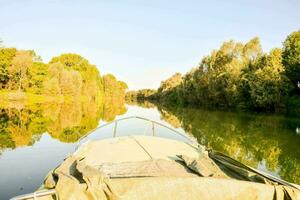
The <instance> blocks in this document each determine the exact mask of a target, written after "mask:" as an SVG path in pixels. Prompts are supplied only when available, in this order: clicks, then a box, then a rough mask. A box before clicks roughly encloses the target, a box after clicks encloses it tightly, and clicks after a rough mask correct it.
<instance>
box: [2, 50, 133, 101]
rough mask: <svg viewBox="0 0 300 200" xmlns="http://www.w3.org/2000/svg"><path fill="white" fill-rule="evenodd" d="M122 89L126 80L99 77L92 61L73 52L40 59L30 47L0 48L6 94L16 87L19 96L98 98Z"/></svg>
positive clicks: (116, 92) (125, 87)
mask: <svg viewBox="0 0 300 200" xmlns="http://www.w3.org/2000/svg"><path fill="white" fill-rule="evenodd" d="M126 89H127V85H126V83H124V82H122V81H118V80H117V79H116V78H115V77H114V76H113V75H111V74H109V75H105V76H103V77H101V76H100V73H99V71H98V69H97V68H96V66H95V65H92V64H90V63H89V61H88V60H86V59H85V58H83V57H82V56H80V55H77V54H62V55H60V56H57V57H54V58H52V59H51V60H50V62H49V63H43V62H42V60H41V58H40V57H39V56H37V55H36V54H35V52H34V51H31V50H18V49H16V48H6V47H1V48H0V92H2V93H5V94H8V96H9V94H10V93H11V92H13V91H15V92H16V91H17V92H18V93H19V94H23V96H24V94H28V93H29V94H37V95H46V96H63V97H68V98H69V99H70V98H71V99H73V100H74V99H86V100H89V101H90V100H93V101H102V100H103V98H104V97H105V96H107V95H112V96H114V97H120V98H124V96H125V90H126ZM19 96H20V95H19ZM25 96H26V95H25ZM14 97H15V98H20V97H18V96H16V95H15V96H14ZM21 97H22V95H21Z"/></svg>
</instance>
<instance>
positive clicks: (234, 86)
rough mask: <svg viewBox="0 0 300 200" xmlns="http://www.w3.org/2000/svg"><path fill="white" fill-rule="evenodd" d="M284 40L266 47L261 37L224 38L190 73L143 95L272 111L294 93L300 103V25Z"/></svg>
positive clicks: (284, 104) (175, 101)
mask: <svg viewBox="0 0 300 200" xmlns="http://www.w3.org/2000/svg"><path fill="white" fill-rule="evenodd" d="M283 45H284V46H283V49H279V48H275V49H272V50H271V51H270V52H269V53H264V52H263V51H262V48H261V45H260V41H259V39H258V38H253V39H252V40H250V41H249V42H247V43H245V44H243V43H240V42H235V41H232V40H231V41H228V42H224V43H223V44H222V46H221V47H220V48H219V49H217V50H214V51H212V52H211V54H210V55H208V56H205V57H204V58H203V59H202V60H201V62H200V64H199V65H198V66H197V67H196V68H194V69H192V70H191V71H190V72H188V73H187V74H185V75H183V76H181V74H179V73H176V74H175V75H173V76H172V77H170V78H169V79H167V80H165V81H162V83H161V85H160V87H159V88H158V90H157V92H156V93H155V94H153V95H150V96H149V95H144V96H143V95H140V96H143V97H145V98H146V99H155V100H159V101H160V102H167V103H173V104H176V105H180V104H181V105H206V106H213V107H235V108H243V109H253V110H267V111H276V110H281V109H288V107H289V102H291V99H292V101H293V104H298V109H299V108H300V97H299V95H300V83H299V81H300V30H299V31H297V32H294V33H292V34H291V35H289V36H288V37H287V39H286V41H285V42H284V43H283ZM143 91H145V90H141V91H138V92H136V93H138V94H140V93H141V94H143V93H144V92H143ZM131 94H132V92H131ZM294 109H296V108H295V107H294Z"/></svg>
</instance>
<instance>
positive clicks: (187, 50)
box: [0, 0, 300, 89]
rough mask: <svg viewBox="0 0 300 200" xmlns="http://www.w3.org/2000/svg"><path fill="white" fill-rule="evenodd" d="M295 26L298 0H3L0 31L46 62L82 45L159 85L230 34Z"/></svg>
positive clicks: (279, 34) (265, 35) (90, 54)
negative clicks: (31, 50)
mask: <svg viewBox="0 0 300 200" xmlns="http://www.w3.org/2000/svg"><path fill="white" fill-rule="evenodd" d="M299 28H300V1H299V0H282V1H278V0H265V1H264V0H249V1H243V0H239V1H234V0H229V1H220V0H219V1H217V0H210V1H208V0H207V1H199V0H198V1H196V0H195V1H188V0H186V1H183V0H179V1H177V0H169V1H166V0H165V1H163V0H148V1H142V0H107V1H101V0H97V1H96V0H95V1H92V0H89V1H88V0H87V1H84V0H81V1H76V0H0V38H1V39H2V40H3V41H4V44H5V45H6V46H13V47H17V48H21V49H33V50H35V51H36V52H37V54H39V55H41V56H42V58H43V60H44V61H46V62H48V61H49V60H50V59H51V57H53V56H57V55H59V54H61V53H65V52H72V53H79V54H81V55H83V56H84V57H86V58H87V59H88V60H89V61H90V62H91V63H93V64H96V65H97V66H98V68H99V69H100V72H101V74H104V73H113V74H114V75H116V77H117V78H118V79H121V80H124V81H126V82H127V83H128V85H129V88H130V89H138V88H156V87H158V85H159V84H160V81H161V80H162V79H166V78H167V77H169V76H170V75H171V74H173V73H175V72H182V73H185V72H187V71H189V70H190V69H191V68H192V67H194V66H196V65H197V64H198V62H199V61H200V60H201V58H202V57H203V56H204V55H206V54H209V53H210V51H211V50H212V49H214V48H218V47H219V46H220V44H221V43H222V42H223V41H225V40H229V39H235V40H238V41H242V42H246V41H247V40H249V39H251V38H252V37H254V36H258V37H260V39H261V42H262V45H263V49H264V50H265V51H268V50H269V49H271V48H273V47H281V45H282V41H284V39H285V38H286V36H287V35H288V34H289V33H291V32H293V31H296V30H297V29H299Z"/></svg>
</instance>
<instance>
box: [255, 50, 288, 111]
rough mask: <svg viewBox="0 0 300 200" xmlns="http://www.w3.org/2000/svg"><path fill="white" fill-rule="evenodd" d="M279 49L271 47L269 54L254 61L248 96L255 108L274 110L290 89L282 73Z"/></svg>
mask: <svg viewBox="0 0 300 200" xmlns="http://www.w3.org/2000/svg"><path fill="white" fill-rule="evenodd" d="M281 54H282V51H281V49H278V48H277V49H273V50H272V51H271V52H270V54H269V55H264V56H262V57H261V58H260V59H259V61H258V62H256V64H255V65H256V67H255V68H256V69H257V70H256V71H254V72H253V74H252V75H250V76H249V77H250V80H249V86H250V91H249V92H250V97H251V101H252V105H253V106H255V107H257V108H263V109H268V110H274V109H275V108H276V107H279V104H280V103H281V102H282V98H283V97H284V96H285V95H287V94H288V92H289V90H290V82H289V80H288V79H287V77H286V76H285V75H284V74H283V73H284V67H283V65H282V56H281Z"/></svg>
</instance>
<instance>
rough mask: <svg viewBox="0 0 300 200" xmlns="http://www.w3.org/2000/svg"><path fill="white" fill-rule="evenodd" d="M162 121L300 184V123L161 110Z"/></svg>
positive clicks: (268, 117) (267, 117) (255, 116)
mask: <svg viewBox="0 0 300 200" xmlns="http://www.w3.org/2000/svg"><path fill="white" fill-rule="evenodd" d="M158 109H159V112H160V113H161V117H162V119H164V120H166V121H167V122H169V123H170V124H172V125H173V126H174V127H179V126H180V127H182V128H183V129H184V130H185V131H186V132H188V133H190V134H192V135H193V136H195V137H196V138H197V140H198V142H199V143H201V144H204V145H206V146H208V147H210V148H213V149H215V150H218V151H221V152H223V153H225V154H228V155H230V156H231V157H233V158H235V159H237V160H239V161H241V162H242V163H244V164H247V165H250V166H252V167H255V168H259V169H261V170H263V171H266V172H268V173H271V174H274V175H277V176H279V177H281V178H283V179H285V180H287V181H290V182H294V183H298V184H299V183H300V148H299V144H300V137H299V136H298V135H296V134H295V127H298V126H299V125H300V119H299V118H298V119H297V118H287V117H284V116H277V115H261V114H260V115H258V114H243V113H234V112H222V111H208V110H201V109H192V108H187V109H183V108H174V107H160V106H159V107H158Z"/></svg>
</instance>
